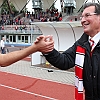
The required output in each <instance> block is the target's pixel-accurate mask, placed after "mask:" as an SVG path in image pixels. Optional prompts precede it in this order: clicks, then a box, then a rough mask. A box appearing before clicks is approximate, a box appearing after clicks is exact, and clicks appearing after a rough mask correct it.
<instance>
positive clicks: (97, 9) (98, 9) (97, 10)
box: [83, 2, 100, 15]
mask: <svg viewBox="0 0 100 100" xmlns="http://www.w3.org/2000/svg"><path fill="white" fill-rule="evenodd" d="M90 6H95V12H94V13H97V14H98V15H100V4H98V3H92V2H89V3H85V4H84V5H83V10H84V9H85V8H87V7H90Z"/></svg>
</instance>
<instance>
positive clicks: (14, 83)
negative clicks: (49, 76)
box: [0, 72, 74, 100]
mask: <svg viewBox="0 0 100 100" xmlns="http://www.w3.org/2000/svg"><path fill="white" fill-rule="evenodd" d="M0 100H74V86H71V85H67V84H61V83H57V82H52V81H47V80H42V79H37V78H31V77H27V76H21V75H16V74H11V73H6V72H0Z"/></svg>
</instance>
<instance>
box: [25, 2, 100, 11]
mask: <svg viewBox="0 0 100 100" xmlns="http://www.w3.org/2000/svg"><path fill="white" fill-rule="evenodd" d="M85 1H86V0H85ZM95 1H96V2H97V0H95ZM88 2H92V0H88ZM99 2H100V0H99ZM26 7H27V8H28V11H30V12H32V11H33V9H32V0H30V2H29V3H28V5H27V6H26ZM55 7H56V8H57V9H58V11H59V12H60V11H61V8H60V0H57V1H56V4H55Z"/></svg>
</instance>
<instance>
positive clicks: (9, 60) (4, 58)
mask: <svg viewBox="0 0 100 100" xmlns="http://www.w3.org/2000/svg"><path fill="white" fill-rule="evenodd" d="M53 45H54V42H53V41H49V42H47V41H46V38H45V37H43V38H41V39H40V40H39V42H38V43H34V44H33V45H31V46H30V47H27V48H25V49H23V50H19V51H14V52H10V53H8V54H0V66H2V67H5V66H8V65H10V64H13V63H15V62H17V61H19V60H21V59H23V58H25V57H27V56H28V55H30V54H32V53H35V52H37V51H40V52H47V51H51V50H52V49H53ZM44 48H45V49H44ZM48 48H49V49H48Z"/></svg>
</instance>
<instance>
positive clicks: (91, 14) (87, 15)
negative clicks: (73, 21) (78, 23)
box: [80, 13, 98, 20]
mask: <svg viewBox="0 0 100 100" xmlns="http://www.w3.org/2000/svg"><path fill="white" fill-rule="evenodd" d="M93 15H98V14H97V13H86V14H85V15H84V16H83V15H82V16H81V17H80V19H81V20H82V18H85V19H87V18H89V17H90V16H93Z"/></svg>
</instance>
